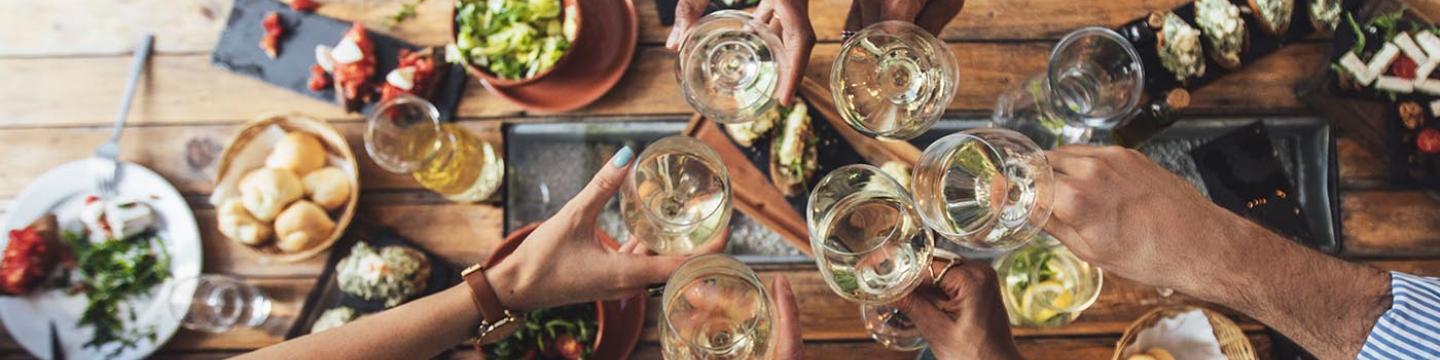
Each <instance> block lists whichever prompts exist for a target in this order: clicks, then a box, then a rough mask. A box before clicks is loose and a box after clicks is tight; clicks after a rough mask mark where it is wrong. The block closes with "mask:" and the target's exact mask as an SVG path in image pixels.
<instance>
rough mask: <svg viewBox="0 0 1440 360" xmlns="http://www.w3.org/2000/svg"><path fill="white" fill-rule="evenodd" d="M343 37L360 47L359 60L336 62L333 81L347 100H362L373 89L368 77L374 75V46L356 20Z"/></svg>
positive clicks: (363, 27) (362, 26)
mask: <svg viewBox="0 0 1440 360" xmlns="http://www.w3.org/2000/svg"><path fill="white" fill-rule="evenodd" d="M345 37H346V38H347V39H349V40H350V41H354V42H355V46H356V47H359V48H360V53H361V54H362V55H361V57H360V60H356V61H352V62H348V63H336V64H335V72H334V74H332V75H333V76H334V78H335V83H336V84H337V85H339V86H340V90H341V96H344V97H345V99H346V100H347V101H351V100H363V99H364V98H366V97H368V96H369V95H370V94H371V92H372V91H374V89H373V88H372V87H371V86H370V85H369V84H368V82H369V81H370V77H371V76H372V75H375V50H374V47H375V46H374V44H372V43H370V35H369V34H368V33H366V31H365V26H364V25H361V24H360V23H359V22H356V23H355V26H354V27H351V28H350V31H349V32H346V33H345ZM341 41H344V40H341Z"/></svg>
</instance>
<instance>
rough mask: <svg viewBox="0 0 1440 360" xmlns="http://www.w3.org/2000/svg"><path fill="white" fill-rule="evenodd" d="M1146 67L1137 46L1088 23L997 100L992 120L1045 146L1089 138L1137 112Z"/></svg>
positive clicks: (1064, 39)
mask: <svg viewBox="0 0 1440 360" xmlns="http://www.w3.org/2000/svg"><path fill="white" fill-rule="evenodd" d="M1144 85H1145V69H1144V66H1143V65H1142V63H1141V62H1140V55H1139V53H1138V52H1136V51H1135V47H1134V46H1133V45H1131V44H1130V42H1129V41H1126V40H1125V38H1124V37H1122V36H1120V34H1118V33H1116V32H1115V31H1114V30H1110V29H1106V28H1102V27H1087V28H1083V29H1079V30H1076V31H1073V32H1071V33H1069V34H1066V35H1065V37H1064V38H1061V39H1060V42H1059V43H1058V44H1056V45H1055V48H1053V49H1052V50H1051V51H1050V61H1049V64H1048V66H1047V70H1046V71H1045V73H1043V74H1039V75H1036V76H1034V77H1031V78H1030V79H1029V80H1027V81H1025V82H1024V83H1021V84H1020V86H1019V87H1016V88H1014V89H1011V90H1009V91H1007V92H1005V93H1004V94H1001V95H1000V98H999V99H998V100H997V101H996V102H995V111H994V114H993V115H992V119H993V120H994V122H995V124H996V125H998V126H1000V127H1003V128H1007V129H1011V130H1015V131H1019V132H1020V133H1023V134H1025V135H1026V136H1029V137H1030V138H1031V139H1034V140H1035V141H1036V142H1037V143H1039V144H1040V145H1042V147H1044V148H1046V149H1051V148H1055V147H1057V146H1060V145H1064V144H1080V143H1086V142H1088V141H1090V138H1091V137H1092V136H1093V133H1094V132H1095V131H1096V130H1100V131H1108V130H1111V129H1114V128H1115V127H1117V126H1119V125H1120V124H1121V123H1123V122H1124V121H1125V120H1128V119H1129V118H1131V117H1133V116H1134V115H1135V114H1138V113H1139V109H1140V106H1139V104H1140V101H1141V98H1142V97H1143V96H1144V95H1143V93H1142V90H1143V89H1144Z"/></svg>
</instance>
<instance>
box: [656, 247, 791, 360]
mask: <svg viewBox="0 0 1440 360" xmlns="http://www.w3.org/2000/svg"><path fill="white" fill-rule="evenodd" d="M663 301H664V303H663V305H662V306H663V307H662V313H661V316H662V319H661V326H662V329H661V347H662V349H663V351H664V353H665V358H667V359H765V357H766V355H767V354H768V353H769V351H770V346H771V342H770V339H769V336H770V329H771V318H772V314H771V309H770V305H769V297H768V296H767V294H766V293H765V291H764V289H763V288H762V287H761V285H760V282H759V279H758V278H757V277H756V276H755V273H754V272H753V271H750V269H749V268H747V267H745V265H744V264H741V263H740V262H739V261H735V260H734V259H731V258H729V257H727V256H724V255H705V256H700V257H696V258H694V259H692V260H690V261H688V262H686V264H685V265H682V266H681V267H680V269H677V270H676V271H675V274H673V275H671V278H670V282H668V283H666V287H665V296H664V299H663Z"/></svg>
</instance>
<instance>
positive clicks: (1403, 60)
mask: <svg viewBox="0 0 1440 360" xmlns="http://www.w3.org/2000/svg"><path fill="white" fill-rule="evenodd" d="M1415 67H1416V65H1415V60H1410V58H1409V57H1407V56H1405V55H1400V57H1399V58H1396V59H1395V64H1393V65H1390V73H1391V74H1393V75H1395V76H1398V77H1402V78H1406V79H1411V80H1414V79H1415Z"/></svg>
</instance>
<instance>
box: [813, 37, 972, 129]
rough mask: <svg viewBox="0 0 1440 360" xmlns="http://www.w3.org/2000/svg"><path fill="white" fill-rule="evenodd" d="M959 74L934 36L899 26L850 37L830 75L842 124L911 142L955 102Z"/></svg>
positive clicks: (950, 56)
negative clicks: (951, 102) (951, 101)
mask: <svg viewBox="0 0 1440 360" xmlns="http://www.w3.org/2000/svg"><path fill="white" fill-rule="evenodd" d="M959 76H960V68H959V66H958V65H956V62H955V55H954V54H951V53H950V50H949V49H947V48H946V47H945V44H944V43H942V42H940V40H938V39H936V38H935V37H934V36H932V35H930V33H929V32H926V31H925V30H924V29H921V28H920V27H918V26H915V25H914V24H911V23H909V22H904V21H883V22H879V23H875V24H874V25H870V26H867V27H865V29H863V30H860V32H858V33H855V35H854V36H851V37H850V38H849V39H846V40H845V44H844V45H841V47H840V54H839V56H838V57H837V58H836V59H835V64H834V65H833V67H832V68H831V70H830V92H831V96H833V97H834V100H835V107H836V108H838V109H839V111H840V116H841V117H843V118H845V123H847V124H849V125H850V126H851V127H853V128H855V130H857V131H859V132H861V133H864V134H866V135H869V136H874V137H879V138H884V139H899V140H904V139H910V138H914V137H916V136H919V135H920V134H922V133H924V132H925V130H929V129H930V127H931V126H933V125H935V120H937V119H939V118H940V116H941V115H943V114H944V113H945V108H946V107H947V106H949V105H950V100H951V99H952V98H954V96H955V88H956V83H957V82H958V80H957V79H958V78H959Z"/></svg>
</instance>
